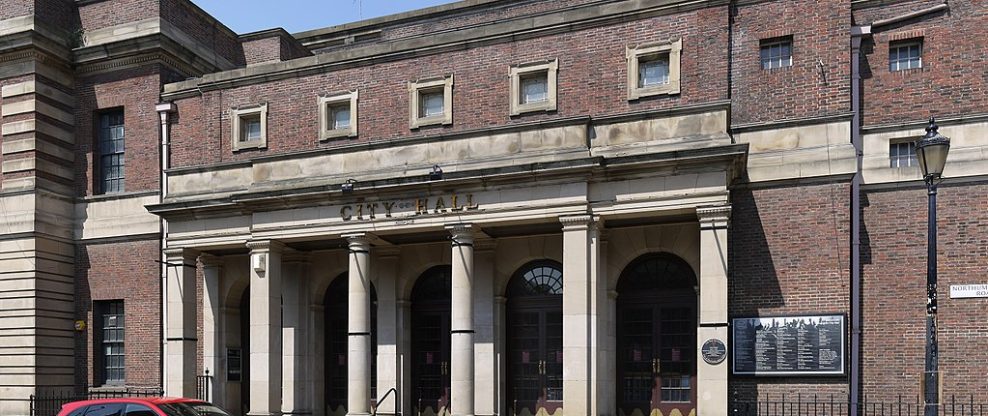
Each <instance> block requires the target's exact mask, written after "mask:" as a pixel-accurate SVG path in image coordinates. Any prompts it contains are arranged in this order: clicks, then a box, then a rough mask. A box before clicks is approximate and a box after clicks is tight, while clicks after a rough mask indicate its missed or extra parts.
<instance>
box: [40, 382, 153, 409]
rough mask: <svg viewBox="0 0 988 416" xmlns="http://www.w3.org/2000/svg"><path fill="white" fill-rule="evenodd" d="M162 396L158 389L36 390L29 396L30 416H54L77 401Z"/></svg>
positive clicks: (84, 388) (84, 387) (86, 388)
mask: <svg viewBox="0 0 988 416" xmlns="http://www.w3.org/2000/svg"><path fill="white" fill-rule="evenodd" d="M163 394H164V392H163V391H161V389H160V388H156V387H154V388H135V387H128V388H122V389H119V390H116V389H114V390H90V389H89V387H87V386H83V387H82V388H79V389H77V390H75V391H73V390H71V389H42V388H39V389H38V393H37V394H32V395H31V416H55V415H56V414H58V411H59V410H61V409H62V405H64V404H66V403H70V402H74V401H78V400H92V399H114V398H120V397H160V396H162V395H163Z"/></svg>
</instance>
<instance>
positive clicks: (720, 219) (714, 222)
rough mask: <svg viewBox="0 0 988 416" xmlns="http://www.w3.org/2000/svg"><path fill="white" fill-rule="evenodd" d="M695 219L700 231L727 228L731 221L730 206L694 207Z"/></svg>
mask: <svg viewBox="0 0 988 416" xmlns="http://www.w3.org/2000/svg"><path fill="white" fill-rule="evenodd" d="M696 217H697V219H698V220H699V221H700V228H701V229H716V228H727V224H728V222H729V221H730V219H731V205H730V204H725V205H715V206H706V207H696Z"/></svg>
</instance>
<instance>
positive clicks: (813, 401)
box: [729, 394, 988, 416]
mask: <svg viewBox="0 0 988 416" xmlns="http://www.w3.org/2000/svg"><path fill="white" fill-rule="evenodd" d="M942 398H943V400H942V401H941V403H940V404H939V406H938V413H937V414H938V415H940V416H988V403H986V402H983V401H976V400H975V398H974V396H962V397H959V396H955V395H944V396H942ZM729 406H730V408H729V413H730V415H731V416H851V415H854V414H857V415H858V416H923V414H924V409H925V407H926V406H925V404H924V403H923V400H922V398H920V397H903V396H897V397H895V398H893V399H891V400H869V399H868V397H862V400H861V402H860V403H850V401H849V400H848V398H847V397H846V396H843V395H806V394H780V395H778V396H766V397H760V398H759V399H758V400H743V399H739V398H737V397H736V396H735V397H734V398H733V399H732V400H731V402H730V404H729ZM852 410H857V412H853V411H852Z"/></svg>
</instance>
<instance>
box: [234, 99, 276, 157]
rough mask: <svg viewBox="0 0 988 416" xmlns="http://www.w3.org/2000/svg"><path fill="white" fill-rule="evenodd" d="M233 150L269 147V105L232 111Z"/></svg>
mask: <svg viewBox="0 0 988 416" xmlns="http://www.w3.org/2000/svg"><path fill="white" fill-rule="evenodd" d="M230 120H231V122H232V124H233V126H232V128H231V129H230V131H231V132H232V136H233V137H232V138H233V150H234V151H237V150H243V149H256V148H264V147H267V145H268V139H267V130H268V105H267V104H261V105H258V106H252V107H239V108H234V109H232V110H230Z"/></svg>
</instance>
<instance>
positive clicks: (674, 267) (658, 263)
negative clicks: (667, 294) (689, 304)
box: [618, 253, 696, 293]
mask: <svg viewBox="0 0 988 416" xmlns="http://www.w3.org/2000/svg"><path fill="white" fill-rule="evenodd" d="M695 286H696V274H695V273H693V268H692V267H690V265H689V264H687V263H686V261H684V260H683V259H681V258H679V257H676V256H674V255H672V254H668V253H660V254H646V255H645V256H642V257H639V258H638V259H637V260H635V261H634V262H633V263H632V264H631V265H629V266H628V267H627V268H626V269H625V270H624V273H622V274H621V279H620V280H619V281H618V292H620V293H636V292H642V291H654V290H669V289H693V288H694V287H695Z"/></svg>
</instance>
